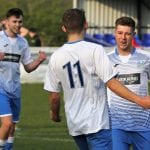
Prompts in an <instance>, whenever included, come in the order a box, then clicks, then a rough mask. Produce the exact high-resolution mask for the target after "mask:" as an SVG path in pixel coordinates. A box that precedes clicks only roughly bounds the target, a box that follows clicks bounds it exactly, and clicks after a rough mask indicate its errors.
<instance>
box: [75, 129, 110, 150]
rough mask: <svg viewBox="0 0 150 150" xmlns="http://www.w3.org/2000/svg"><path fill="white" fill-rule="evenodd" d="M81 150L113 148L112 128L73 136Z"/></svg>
mask: <svg viewBox="0 0 150 150" xmlns="http://www.w3.org/2000/svg"><path fill="white" fill-rule="evenodd" d="M73 138H74V140H75V142H76V144H77V145H78V147H79V149H80V150H112V137H111V130H106V129H104V130H100V131H99V132H97V133H92V134H86V135H79V136H73Z"/></svg>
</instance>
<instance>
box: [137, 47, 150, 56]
mask: <svg viewBox="0 0 150 150" xmlns="http://www.w3.org/2000/svg"><path fill="white" fill-rule="evenodd" d="M136 53H137V55H139V56H145V57H149V58H150V52H148V51H145V50H140V49H136Z"/></svg>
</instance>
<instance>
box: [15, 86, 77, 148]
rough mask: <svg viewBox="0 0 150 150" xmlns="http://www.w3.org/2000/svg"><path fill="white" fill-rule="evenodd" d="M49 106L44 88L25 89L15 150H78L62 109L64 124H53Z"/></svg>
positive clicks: (28, 87) (31, 87)
mask: <svg viewBox="0 0 150 150" xmlns="http://www.w3.org/2000/svg"><path fill="white" fill-rule="evenodd" d="M48 104H49V103H48V93H47V92H46V91H44V90H43V84H23V85H22V112H21V118H20V123H19V124H18V125H17V128H16V133H15V144H14V149H15V150H77V147H76V145H75V143H74V141H73V139H72V137H71V136H70V135H69V134H68V129H67V126H66V120H65V115H64V109H63V107H62V109H61V115H62V122H61V123H54V122H52V121H51V120H50V119H49V105H48ZM62 106H63V104H62Z"/></svg>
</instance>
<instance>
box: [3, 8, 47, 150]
mask: <svg viewBox="0 0 150 150" xmlns="http://www.w3.org/2000/svg"><path fill="white" fill-rule="evenodd" d="M22 24H23V12H22V10H21V9H19V8H12V9H10V10H8V12H7V14H6V25H7V28H6V29H5V30H3V31H1V33H0V122H1V126H0V150H12V149H13V148H12V146H13V141H14V131H15V125H16V123H17V122H18V121H19V115H20V105H21V84H20V63H22V64H23V65H24V68H25V70H26V71H27V72H28V73H30V72H32V71H33V70H35V69H36V68H37V67H38V66H39V65H40V64H41V63H42V62H43V61H44V60H45V59H46V54H45V53H44V52H39V55H38V58H37V59H35V60H32V58H31V55H30V51H29V46H28V43H27V41H26V40H25V39H24V38H23V37H21V36H20V35H19V34H18V33H19V31H20V28H21V27H22ZM6 142H7V143H6ZM5 143H6V145H5Z"/></svg>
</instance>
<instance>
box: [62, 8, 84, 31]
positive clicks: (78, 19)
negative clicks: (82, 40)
mask: <svg viewBox="0 0 150 150" xmlns="http://www.w3.org/2000/svg"><path fill="white" fill-rule="evenodd" d="M85 23H86V18H85V12H84V11H83V10H81V9H77V8H74V9H68V10H66V11H65V13H64V14H63V17H62V25H63V26H64V27H65V28H66V31H67V32H68V33H75V32H77V33H80V32H81V31H82V30H83V29H84V25H85Z"/></svg>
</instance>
